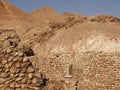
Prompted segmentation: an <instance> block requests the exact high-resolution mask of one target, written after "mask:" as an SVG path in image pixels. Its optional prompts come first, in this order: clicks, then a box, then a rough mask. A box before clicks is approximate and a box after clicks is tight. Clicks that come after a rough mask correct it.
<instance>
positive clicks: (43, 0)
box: [8, 0, 120, 17]
mask: <svg viewBox="0 0 120 90" xmlns="http://www.w3.org/2000/svg"><path fill="white" fill-rule="evenodd" d="M8 1H9V2H11V3H12V4H14V5H15V6H17V7H18V8H20V9H22V10H24V11H26V12H30V11H32V10H34V9H38V8H41V7H43V6H50V7H51V8H53V9H54V10H56V11H57V12H59V13H63V12H66V11H67V12H74V13H80V14H84V15H86V16H92V15H96V14H110V15H113V16H117V17H120V0H8Z"/></svg>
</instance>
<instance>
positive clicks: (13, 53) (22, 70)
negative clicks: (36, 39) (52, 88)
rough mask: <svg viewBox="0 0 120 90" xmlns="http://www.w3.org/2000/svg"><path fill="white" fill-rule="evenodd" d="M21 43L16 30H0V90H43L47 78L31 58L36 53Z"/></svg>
mask: <svg viewBox="0 0 120 90" xmlns="http://www.w3.org/2000/svg"><path fill="white" fill-rule="evenodd" d="M19 44H20V39H19V37H18V36H17V35H16V33H15V31H14V30H0V90H41V88H42V87H41V86H42V84H45V78H44V77H41V75H42V73H40V72H38V69H37V68H36V67H35V65H33V63H32V62H31V61H30V59H29V56H32V55H34V54H30V53H31V49H27V50H25V48H27V47H25V46H24V45H19ZM23 47H24V48H23ZM26 53H27V54H26ZM28 53H29V54H28ZM32 53H33V52H32ZM40 74H41V75H40ZM41 81H42V82H41Z"/></svg>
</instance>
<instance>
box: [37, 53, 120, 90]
mask: <svg viewBox="0 0 120 90" xmlns="http://www.w3.org/2000/svg"><path fill="white" fill-rule="evenodd" d="M37 60H38V61H37V62H39V65H38V67H39V68H41V72H44V73H45V74H46V77H47V78H49V79H50V80H51V81H52V80H56V81H57V82H61V81H62V82H63V83H62V84H63V86H65V87H64V89H63V90H68V88H69V90H76V89H75V88H76V87H77V89H78V90H119V89H120V67H119V66H120V53H119V52H118V53H108V52H107V53H106V52H85V53H74V54H53V53H52V54H50V53H49V54H44V55H40V56H39V57H38V59H37ZM70 65H72V68H71V71H70V72H69V71H68V68H69V66H70ZM68 72H69V73H70V75H71V76H72V77H69V76H68V77H66V75H67V74H68ZM76 82H78V83H77V86H75V85H76ZM56 87H57V86H56ZM66 88H67V89H66Z"/></svg>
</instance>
